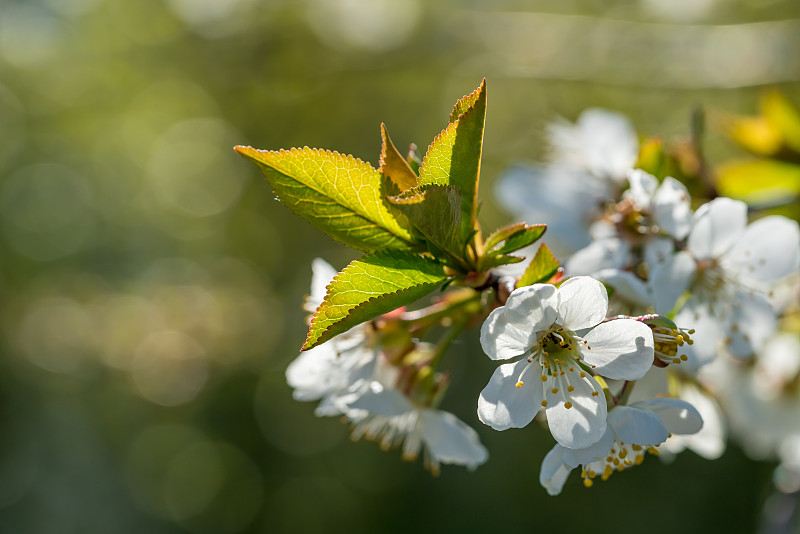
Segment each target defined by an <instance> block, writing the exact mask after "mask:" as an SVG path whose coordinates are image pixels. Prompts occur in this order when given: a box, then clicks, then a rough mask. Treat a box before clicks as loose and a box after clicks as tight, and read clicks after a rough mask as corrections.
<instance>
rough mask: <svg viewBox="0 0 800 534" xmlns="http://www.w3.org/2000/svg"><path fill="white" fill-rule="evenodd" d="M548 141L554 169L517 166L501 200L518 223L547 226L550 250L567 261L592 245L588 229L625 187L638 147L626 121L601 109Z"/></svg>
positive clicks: (554, 127)
mask: <svg viewBox="0 0 800 534" xmlns="http://www.w3.org/2000/svg"><path fill="white" fill-rule="evenodd" d="M548 138H549V139H548V140H549V144H550V146H551V158H550V160H551V161H550V163H549V164H548V165H546V166H532V165H516V166H513V167H512V168H511V169H510V170H509V171H507V172H506V173H505V174H504V175H503V176H502V177H501V178H500V180H498V181H497V185H496V197H497V198H498V200H499V202H500V204H501V205H502V206H504V207H505V208H506V209H507V210H509V211H510V212H511V213H513V214H514V215H515V216H516V217H517V218H518V219H519V220H523V221H528V222H529V223H534V222H535V223H546V224H547V235H548V236H549V241H548V244H549V245H550V246H551V248H552V249H553V251H554V252H555V253H556V255H557V256H566V255H568V254H569V253H571V252H574V251H575V250H578V249H579V248H582V247H585V246H586V245H588V244H589V243H590V242H591V236H590V234H589V232H588V230H587V227H588V223H589V221H590V220H591V218H592V217H593V214H595V213H597V214H599V213H600V212H601V211H602V207H603V205H604V204H605V203H606V202H607V201H608V200H609V199H613V198H615V197H616V196H617V195H618V194H619V191H620V190H621V188H622V187H623V186H624V184H625V180H626V177H627V175H628V171H630V170H631V169H632V168H633V166H634V164H635V162H636V157H637V154H638V151H639V141H638V139H637V136H636V132H635V130H634V129H633V125H632V124H631V123H630V121H629V120H628V119H627V117H625V116H624V115H622V114H620V113H615V112H613V111H608V110H604V109H597V108H594V109H587V110H586V111H584V112H583V113H582V114H581V115H580V117H578V120H577V122H576V123H575V124H570V123H569V122H567V121H559V122H556V123H554V124H551V125H550V126H549V128H548Z"/></svg>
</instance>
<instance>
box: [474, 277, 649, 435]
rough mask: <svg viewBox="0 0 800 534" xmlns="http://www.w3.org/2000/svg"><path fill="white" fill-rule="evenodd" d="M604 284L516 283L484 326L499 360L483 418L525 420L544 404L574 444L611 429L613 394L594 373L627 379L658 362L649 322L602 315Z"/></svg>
mask: <svg viewBox="0 0 800 534" xmlns="http://www.w3.org/2000/svg"><path fill="white" fill-rule="evenodd" d="M607 309H608V297H607V295H606V290H605V288H604V287H603V285H602V284H601V283H600V282H598V281H597V280H594V279H592V278H588V277H575V278H572V279H570V280H567V281H566V282H564V283H563V284H562V285H561V287H559V288H558V289H556V287H555V286H552V285H549V284H534V285H532V286H528V287H523V288H519V289H516V290H515V291H514V292H512V294H511V296H510V297H509V298H508V301H507V302H506V304H505V306H501V307H500V308H497V309H495V310H494V311H492V313H491V314H490V315H489V317H488V318H487V319H486V321H485V322H484V324H483V326H482V328H481V346H482V347H483V350H484V351H485V352H486V354H487V355H488V356H489V357H490V358H492V359H494V360H508V359H513V358H518V359H517V360H516V361H515V362H513V363H507V364H503V365H501V366H499V367H498V368H497V370H496V371H495V372H494V374H493V375H492V377H491V379H490V380H489V383H488V384H487V386H486V387H485V388H484V390H483V391H482V392H481V395H480V398H479V400H478V416H479V418H480V420H481V421H483V422H484V423H485V424H487V425H489V426H491V427H492V428H494V429H496V430H505V429H508V428H520V427H524V426H525V425H527V424H528V423H530V422H531V420H533V418H534V417H535V416H536V414H537V413H538V412H539V410H540V409H541V408H542V407H545V409H546V414H547V421H548V424H549V427H550V432H551V433H552V434H553V436H554V437H555V439H556V441H558V442H559V443H561V444H562V445H564V446H565V447H570V448H583V447H587V446H589V445H591V444H592V443H595V442H596V441H598V440H599V439H600V438H601V437H602V436H603V434H604V432H605V430H606V421H605V420H606V400H605V396H604V395H603V391H602V388H601V387H600V385H599V383H598V382H597V381H596V380H595V379H594V378H593V377H592V373H595V374H598V375H601V376H605V377H609V378H618V379H625V380H636V379H639V378H641V377H642V376H644V374H645V373H646V372H647V370H648V369H649V368H650V366H651V364H652V362H653V336H652V333H651V331H650V329H649V328H648V327H647V326H646V325H644V324H642V323H640V322H637V321H634V320H631V319H619V320H613V321H608V322H603V320H604V319H605V316H606V311H607Z"/></svg>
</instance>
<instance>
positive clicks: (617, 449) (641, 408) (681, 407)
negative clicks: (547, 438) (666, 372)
mask: <svg viewBox="0 0 800 534" xmlns="http://www.w3.org/2000/svg"><path fill="white" fill-rule="evenodd" d="M702 426H703V419H702V417H701V416H700V414H699V413H698V412H697V410H696V409H695V408H694V407H693V406H692V405H691V404H689V403H687V402H685V401H682V400H680V399H671V398H655V399H649V400H645V401H641V402H636V403H633V404H631V405H629V406H616V407H615V408H613V409H612V410H611V411H610V412H609V414H608V426H607V429H606V432H605V433H604V434H603V436H602V438H601V439H600V440H599V441H598V442H597V443H595V444H593V445H591V446H590V447H586V448H583V449H578V450H573V449H569V448H566V447H564V446H562V445H560V444H557V445H555V446H554V447H553V448H552V449H551V450H550V452H548V453H547V455H546V456H545V458H544V460H543V461H542V468H541V471H540V473H539V482H540V483H541V484H542V486H543V487H544V488H545V489H546V490H547V492H548V493H549V494H550V495H558V494H559V493H561V489H562V488H563V487H564V483H565V482H566V480H567V477H568V476H569V473H570V472H571V471H572V470H573V469H575V468H576V467H578V466H583V469H582V470H581V478H582V479H583V484H584V485H585V486H586V487H591V486H592V485H593V484H594V480H595V478H596V477H599V478H600V479H601V480H607V479H608V478H609V477H610V476H611V475H612V474H613V473H614V472H615V471H623V470H625V469H627V468H629V467H632V466H634V465H639V464H640V463H642V461H644V457H645V453H647V452H649V453H651V454H656V455H657V454H658V449H657V447H658V445H660V444H661V443H664V442H665V441H666V440H667V438H668V437H669V436H670V434H694V433H696V432H698V431H699V430H700V429H701V428H702Z"/></svg>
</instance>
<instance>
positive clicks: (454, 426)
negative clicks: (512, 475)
mask: <svg viewBox="0 0 800 534" xmlns="http://www.w3.org/2000/svg"><path fill="white" fill-rule="evenodd" d="M348 408H349V409H348V411H347V413H346V415H347V417H348V418H349V419H350V422H351V423H352V424H353V432H352V438H353V439H360V438H362V437H364V438H366V439H369V440H373V441H377V442H378V443H379V444H380V445H381V447H382V448H383V449H390V448H392V447H401V448H402V451H403V459H405V460H415V459H416V458H417V457H418V455H419V453H420V450H422V453H423V461H424V464H425V467H426V468H427V469H429V470H430V471H431V472H432V473H434V474H437V473H438V472H439V465H440V464H458V465H464V466H466V467H467V468H468V469H470V470H472V469H475V468H476V467H477V466H479V465H481V464H482V463H484V462H486V460H488V458H489V452H488V451H487V450H486V448H485V447H484V446H483V445H482V444H481V442H480V439H479V438H478V433H477V432H475V430H474V429H472V428H471V427H470V426H468V425H467V424H466V423H464V422H463V421H461V420H460V419H458V418H457V417H456V416H455V415H453V414H451V413H449V412H445V411H442V410H436V409H433V408H428V407H423V406H418V405H415V404H413V403H412V402H411V401H410V400H409V399H408V398H407V397H406V396H405V395H403V394H402V393H401V392H399V391H397V390H396V389H390V388H387V387H385V386H384V385H383V384H381V383H380V382H377V381H372V382H370V383H369V384H368V385H367V386H366V389H365V390H364V392H363V393H362V394H361V395H359V396H358V397H357V398H355V399H354V400H353V401H352V402H350V403H349V405H348Z"/></svg>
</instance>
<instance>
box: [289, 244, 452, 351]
mask: <svg viewBox="0 0 800 534" xmlns="http://www.w3.org/2000/svg"><path fill="white" fill-rule="evenodd" d="M446 280H447V276H446V275H445V274H444V269H443V267H442V265H441V264H440V263H438V262H437V261H436V260H434V259H431V258H428V257H426V256H420V255H417V254H412V253H409V252H403V251H380V252H373V253H370V254H367V255H366V256H364V257H363V258H361V259H359V260H355V261H353V262H352V263H350V265H348V266H347V267H345V268H344V270H343V271H342V272H340V273H339V274H337V275H336V277H335V278H334V279H333V281H332V282H331V283H330V284H329V285H328V288H327V294H326V295H325V299H324V300H323V301H322V304H320V306H319V308H317V311H316V313H314V317H313V318H312V319H311V328H310V329H309V331H308V337H307V338H306V342H305V345H303V350H308V349H310V348H312V347H315V346H317V345H319V344H320V343H324V342H325V341H328V340H329V339H331V338H332V337H334V336H336V335H338V334H341V333H342V332H346V331H347V330H349V329H351V328H352V327H354V326H356V325H358V324H360V323H363V322H364V321H368V320H370V319H373V318H375V317H377V316H379V315H382V314H384V313H387V312H390V311H392V310H394V309H397V308H399V307H400V306H405V305H407V304H411V303H412V302H414V301H415V300H417V299H419V298H421V297H423V296H425V295H427V294H428V293H430V292H432V291H434V290H435V289H436V288H437V287H439V286H440V285H442V284H443V283H444V282H445V281H446Z"/></svg>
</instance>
